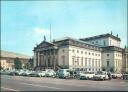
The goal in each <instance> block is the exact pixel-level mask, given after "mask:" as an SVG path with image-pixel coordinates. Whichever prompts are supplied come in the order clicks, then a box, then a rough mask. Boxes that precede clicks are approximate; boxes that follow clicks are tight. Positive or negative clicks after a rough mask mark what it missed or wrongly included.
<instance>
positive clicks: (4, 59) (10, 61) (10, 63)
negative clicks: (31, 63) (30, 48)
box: [0, 50, 31, 69]
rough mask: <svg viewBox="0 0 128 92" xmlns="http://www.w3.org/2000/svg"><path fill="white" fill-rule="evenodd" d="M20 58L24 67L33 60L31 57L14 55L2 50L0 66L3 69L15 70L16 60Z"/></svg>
mask: <svg viewBox="0 0 128 92" xmlns="http://www.w3.org/2000/svg"><path fill="white" fill-rule="evenodd" d="M15 58H19V59H20V61H21V62H22V67H24V65H25V64H26V63H27V62H28V60H29V59H30V58H31V57H30V56H27V55H23V54H20V53H14V52H9V51H3V50H1V55H0V65H1V68H3V69H13V68H14V59H15Z"/></svg>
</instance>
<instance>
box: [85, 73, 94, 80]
mask: <svg viewBox="0 0 128 92" xmlns="http://www.w3.org/2000/svg"><path fill="white" fill-rule="evenodd" d="M94 75H95V73H94V72H85V77H86V79H93V76H94Z"/></svg>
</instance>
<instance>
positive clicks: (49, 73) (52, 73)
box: [45, 69, 56, 77]
mask: <svg viewBox="0 0 128 92" xmlns="http://www.w3.org/2000/svg"><path fill="white" fill-rule="evenodd" d="M45 76H46V77H55V76H56V72H55V71H54V70H53V69H46V70H45Z"/></svg>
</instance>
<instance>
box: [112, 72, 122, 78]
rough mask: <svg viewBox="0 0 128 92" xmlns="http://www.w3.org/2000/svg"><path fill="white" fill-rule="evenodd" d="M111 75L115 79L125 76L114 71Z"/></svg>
mask: <svg viewBox="0 0 128 92" xmlns="http://www.w3.org/2000/svg"><path fill="white" fill-rule="evenodd" d="M111 75H112V78H113V79H116V78H122V77H123V75H122V74H121V73H112V74H111Z"/></svg>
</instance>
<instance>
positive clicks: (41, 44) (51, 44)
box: [37, 41, 54, 48]
mask: <svg viewBox="0 0 128 92" xmlns="http://www.w3.org/2000/svg"><path fill="white" fill-rule="evenodd" d="M51 46H54V44H53V43H49V42H46V41H43V42H41V43H40V44H39V45H38V46H37V48H43V47H51Z"/></svg>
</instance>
